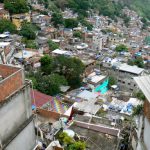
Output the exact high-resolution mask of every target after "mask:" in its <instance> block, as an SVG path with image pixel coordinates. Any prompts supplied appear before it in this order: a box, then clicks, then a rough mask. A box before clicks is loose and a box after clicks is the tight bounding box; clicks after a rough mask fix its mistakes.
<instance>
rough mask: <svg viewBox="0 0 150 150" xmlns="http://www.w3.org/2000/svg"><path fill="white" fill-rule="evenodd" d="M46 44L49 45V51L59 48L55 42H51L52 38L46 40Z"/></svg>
mask: <svg viewBox="0 0 150 150" xmlns="http://www.w3.org/2000/svg"><path fill="white" fill-rule="evenodd" d="M48 45H49V49H50V50H51V51H53V50H55V49H58V48H59V45H58V44H57V43H55V42H53V41H52V40H48Z"/></svg>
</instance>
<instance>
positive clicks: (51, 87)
mask: <svg viewBox="0 0 150 150" xmlns="http://www.w3.org/2000/svg"><path fill="white" fill-rule="evenodd" d="M36 80H37V83H38V84H37V87H36V88H37V90H39V91H41V92H42V93H45V94H48V95H52V96H53V95H56V94H58V93H60V86H61V85H67V81H66V79H65V77H63V76H60V75H58V74H51V75H41V76H40V78H39V77H36Z"/></svg>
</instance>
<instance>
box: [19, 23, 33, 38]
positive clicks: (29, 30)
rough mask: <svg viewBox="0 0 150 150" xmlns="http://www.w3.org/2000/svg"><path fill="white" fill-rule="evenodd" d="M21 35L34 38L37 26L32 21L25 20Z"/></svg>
mask: <svg viewBox="0 0 150 150" xmlns="http://www.w3.org/2000/svg"><path fill="white" fill-rule="evenodd" d="M20 35H22V36H23V37H24V38H27V39H28V40H34V39H35V38H36V27H35V26H34V25H33V24H31V23H28V22H23V24H22V26H21V30H20Z"/></svg>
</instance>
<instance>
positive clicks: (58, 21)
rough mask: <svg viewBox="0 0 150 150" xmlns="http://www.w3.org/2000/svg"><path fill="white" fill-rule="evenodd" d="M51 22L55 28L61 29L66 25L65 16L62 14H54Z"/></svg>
mask: <svg viewBox="0 0 150 150" xmlns="http://www.w3.org/2000/svg"><path fill="white" fill-rule="evenodd" d="M51 21H52V22H53V24H54V26H55V27H59V26H60V25H63V24H64V20H63V16H62V14H61V13H60V12H54V13H53V14H52V19H51Z"/></svg>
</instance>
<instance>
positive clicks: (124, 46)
mask: <svg viewBox="0 0 150 150" xmlns="http://www.w3.org/2000/svg"><path fill="white" fill-rule="evenodd" d="M116 51H117V52H122V51H128V48H127V46H126V45H124V44H120V45H118V46H117V47H116Z"/></svg>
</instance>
